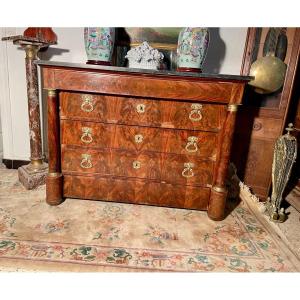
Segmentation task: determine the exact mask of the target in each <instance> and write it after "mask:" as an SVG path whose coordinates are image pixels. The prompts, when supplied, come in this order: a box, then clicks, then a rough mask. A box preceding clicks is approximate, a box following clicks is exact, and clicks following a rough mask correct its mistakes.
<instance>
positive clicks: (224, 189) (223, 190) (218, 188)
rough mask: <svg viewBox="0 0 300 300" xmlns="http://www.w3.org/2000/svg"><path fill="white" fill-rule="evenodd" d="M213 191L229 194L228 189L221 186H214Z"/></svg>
mask: <svg viewBox="0 0 300 300" xmlns="http://www.w3.org/2000/svg"><path fill="white" fill-rule="evenodd" d="M212 189H213V190H214V191H216V192H217V193H226V192H227V189H226V188H224V187H220V186H217V185H214V186H213V188H212Z"/></svg>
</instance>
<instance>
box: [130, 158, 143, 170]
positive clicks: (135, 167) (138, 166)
mask: <svg viewBox="0 0 300 300" xmlns="http://www.w3.org/2000/svg"><path fill="white" fill-rule="evenodd" d="M141 166H142V164H141V162H140V161H138V160H135V161H134V162H133V163H132V167H133V168H134V169H136V170H137V169H140V168H141Z"/></svg>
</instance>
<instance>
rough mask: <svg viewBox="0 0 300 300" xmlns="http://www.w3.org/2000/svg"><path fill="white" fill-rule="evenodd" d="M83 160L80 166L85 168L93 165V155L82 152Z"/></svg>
mask: <svg viewBox="0 0 300 300" xmlns="http://www.w3.org/2000/svg"><path fill="white" fill-rule="evenodd" d="M81 157H82V161H81V163H80V167H81V168H83V169H90V168H92V167H93V164H92V161H91V158H92V157H91V155H90V154H82V155H81Z"/></svg>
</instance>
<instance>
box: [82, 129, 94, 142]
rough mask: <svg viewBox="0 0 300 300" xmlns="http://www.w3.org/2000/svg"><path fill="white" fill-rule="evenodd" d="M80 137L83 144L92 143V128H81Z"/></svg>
mask: <svg viewBox="0 0 300 300" xmlns="http://www.w3.org/2000/svg"><path fill="white" fill-rule="evenodd" d="M81 130H82V136H81V138H80V139H81V141H82V142H83V143H85V144H90V143H91V142H92V141H93V137H92V128H89V127H82V128H81Z"/></svg>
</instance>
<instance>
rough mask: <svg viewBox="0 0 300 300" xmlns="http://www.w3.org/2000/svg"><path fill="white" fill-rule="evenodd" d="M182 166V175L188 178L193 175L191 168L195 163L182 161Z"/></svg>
mask: <svg viewBox="0 0 300 300" xmlns="http://www.w3.org/2000/svg"><path fill="white" fill-rule="evenodd" d="M183 167H184V169H183V171H182V173H181V175H182V176H183V177H185V178H190V177H193V176H194V172H193V168H194V167H195V165H194V164H193V163H191V162H188V163H184V165H183Z"/></svg>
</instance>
